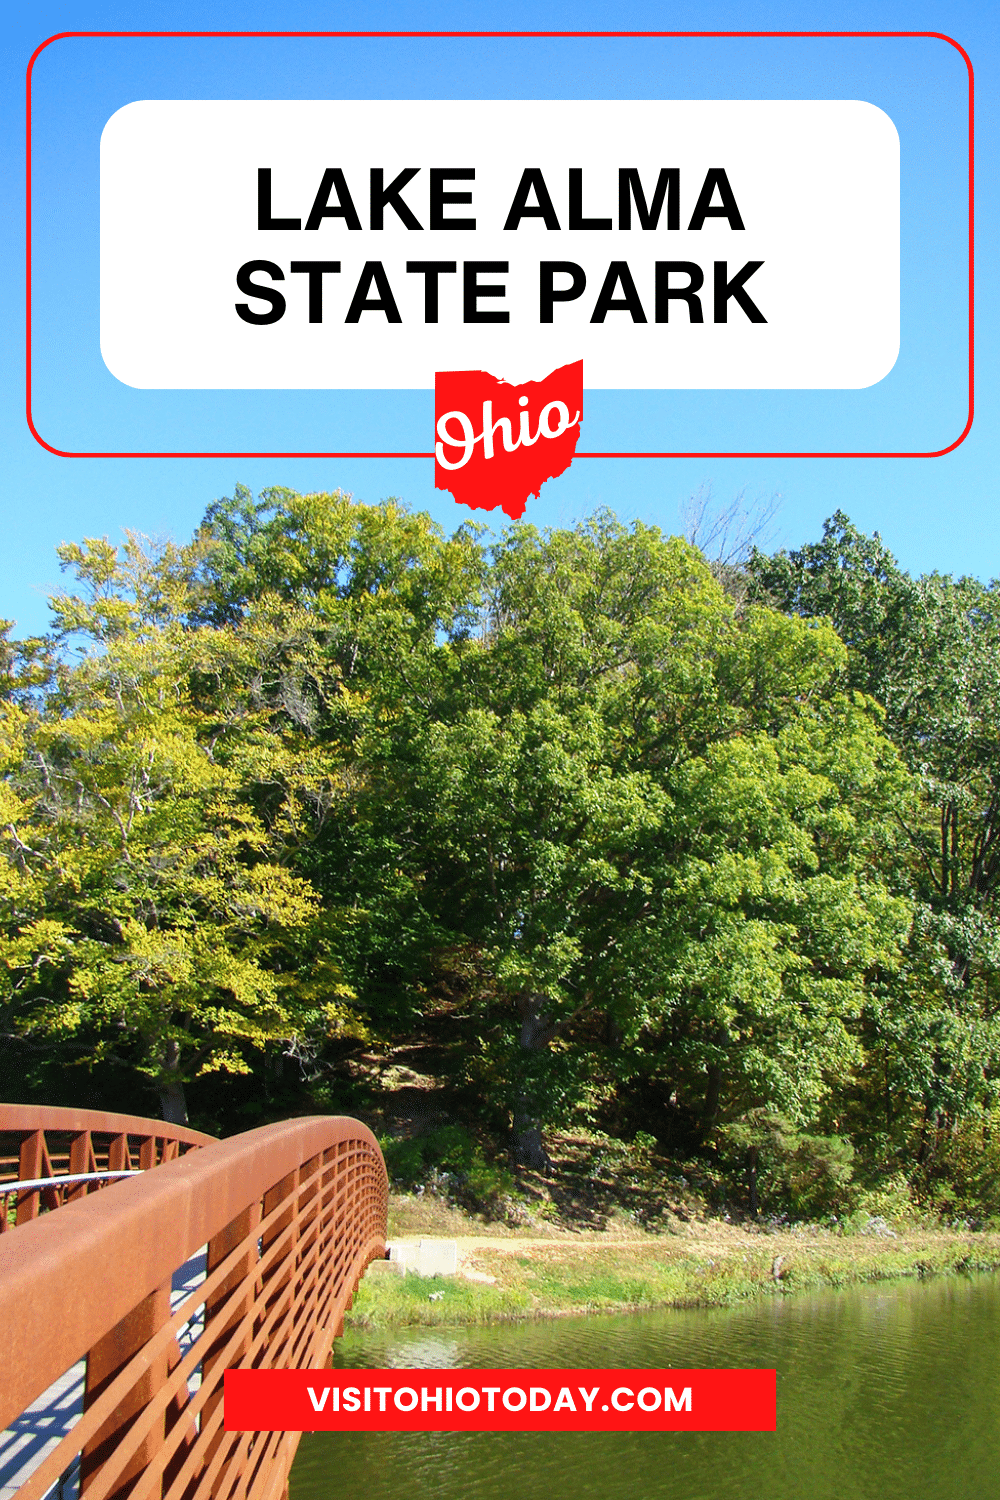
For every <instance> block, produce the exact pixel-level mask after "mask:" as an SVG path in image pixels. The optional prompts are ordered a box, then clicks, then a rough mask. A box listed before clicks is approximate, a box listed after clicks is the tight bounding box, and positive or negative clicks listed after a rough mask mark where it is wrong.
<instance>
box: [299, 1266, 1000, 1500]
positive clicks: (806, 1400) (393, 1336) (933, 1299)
mask: <svg viewBox="0 0 1000 1500" xmlns="http://www.w3.org/2000/svg"><path fill="white" fill-rule="evenodd" d="M337 1364H338V1365H339V1366H343V1367H348V1368H352V1367H353V1368H372V1367H377V1368H387V1367H413V1368H419V1369H431V1368H436V1367H441V1368H445V1367H454V1366H472V1367H475V1366H481V1367H485V1366H492V1367H501V1368H502V1367H505V1366H507V1367H512V1368H526V1369H540V1368H545V1367H557V1366H560V1365H563V1366H569V1367H573V1366H576V1367H591V1368H609V1369H613V1368H615V1367H619V1368H626V1369H627V1368H630V1367H631V1368H663V1367H666V1366H668V1365H673V1366H680V1367H682V1368H683V1367H685V1366H686V1367H688V1368H697V1367H704V1366H713V1365H715V1366H754V1365H756V1366H763V1367H766V1368H775V1369H777V1371H778V1430H777V1432H776V1433H653V1434H650V1433H643V1434H638V1433H594V1434H584V1433H377V1434H364V1435H362V1434H343V1435H341V1434H337V1433H307V1434H306V1435H305V1436H304V1437H303V1439H302V1443H301V1446H300V1448H299V1452H298V1457H297V1458H296V1461H295V1465H294V1468H293V1470H292V1492H291V1500H333V1497H334V1496H344V1497H349V1500H355V1497H357V1500H476V1497H479V1496H482V1497H484V1500H485V1497H487V1496H488V1497H490V1500H590V1497H594V1500H597V1497H600V1500H635V1497H644V1496H657V1497H663V1500H735V1497H739V1500H751V1497H752V1500H828V1497H829V1500H990V1497H993V1496H1000V1276H996V1275H992V1276H980V1277H972V1278H964V1277H962V1278H959V1277H949V1278H941V1279H939V1280H931V1281H926V1282H898V1283H887V1284H885V1285H882V1286H876V1287H861V1288H851V1289H847V1290H844V1291H839V1292H836V1291H834V1292H822V1293H817V1294H815V1295H809V1294H806V1295H801V1296H790V1297H784V1298H773V1299H766V1300H761V1301H758V1302H754V1303H751V1304H749V1305H747V1306H744V1307H739V1308H734V1309H727V1310H721V1311H720V1310H708V1311H701V1310H699V1311H684V1312H680V1311H669V1312H660V1313H647V1314H643V1315H635V1316H630V1317H613V1318H612V1317H592V1318H571V1319H560V1320H556V1321H552V1322H539V1323H530V1324H516V1325H506V1326H503V1327H498V1328H485V1329H484V1328H473V1329H464V1328H462V1329H447V1328H442V1329H433V1330H428V1329H423V1330H421V1329H403V1330H399V1331H394V1332H392V1333H350V1334H348V1336H347V1337H346V1338H344V1339H343V1340H338V1343H337Z"/></svg>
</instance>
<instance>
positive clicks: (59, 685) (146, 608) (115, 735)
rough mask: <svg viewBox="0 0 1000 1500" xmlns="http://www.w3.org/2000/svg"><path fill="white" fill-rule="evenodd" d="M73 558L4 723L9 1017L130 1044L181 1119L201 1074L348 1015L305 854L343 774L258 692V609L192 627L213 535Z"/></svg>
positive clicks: (101, 549)
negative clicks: (29, 687) (43, 643)
mask: <svg viewBox="0 0 1000 1500" xmlns="http://www.w3.org/2000/svg"><path fill="white" fill-rule="evenodd" d="M60 555H61V557H62V560H63V562H64V564H65V565H66V566H67V567H69V568H70V569H72V571H73V573H74V574H75V577H76V580H77V583H78V585H79V592H76V593H73V594H68V595H61V596H57V597H56V598H55V599H53V601H52V608H53V612H54V616H55V620H56V632H55V635H54V638H53V641H52V643H51V647H50V652H49V669H48V680H47V682H46V684H45V685H44V687H43V688H42V689H41V690H39V691H37V692H36V693H35V695H34V701H33V702H29V704H28V706H19V705H17V704H8V705H6V716H5V720H4V723H3V725H2V729H3V750H4V771H5V775H4V781H3V785H2V796H3V798H4V799H5V802H4V813H5V820H4V828H3V833H2V847H3V851H4V853H5V855H6V860H5V871H6V873H5V877H4V887H3V890H2V896H3V904H4V908H5V910H4V922H3V938H2V942H0V964H2V974H3V976H4V977H5V981H6V982H5V989H6V994H5V995H4V1005H5V1014H6V1017H7V1025H8V1026H9V1027H10V1028H11V1029H12V1030H13V1031H14V1032H15V1033H16V1034H18V1035H20V1036H22V1037H25V1038H49V1039H57V1038H73V1039H74V1041H75V1042H76V1044H77V1045H78V1046H79V1049H80V1055H81V1056H82V1057H84V1058H85V1059H87V1060H89V1061H91V1062H93V1061H99V1060H101V1059H103V1058H106V1057H109V1056H117V1057H122V1058H124V1059H126V1060H128V1061H131V1062H133V1063H134V1064H135V1065H136V1066H137V1067H138V1068H139V1069H140V1070H141V1071H142V1072H143V1073H144V1074H145V1075H146V1076H147V1077H148V1078H149V1080H150V1082H151V1085H152V1086H153V1087H154V1088H155V1089H156V1091H157V1092H158V1094H159V1097H160V1100H161V1104H162V1108H163V1112H164V1115H165V1117H166V1118H168V1119H172V1120H183V1119H184V1118H185V1117H186V1107H185V1097H184V1085H185V1083H186V1082H188V1081H189V1080H190V1079H191V1078H192V1077H195V1076H199V1075H202V1074H205V1073H212V1072H216V1073H217V1072H222V1071H230V1072H248V1071H250V1069H251V1067H252V1058H253V1056H254V1055H258V1056H259V1055H260V1054H262V1053H263V1052H264V1051H265V1050H266V1049H267V1048H268V1047H273V1046H287V1045H289V1044H290V1043H293V1042H294V1040H295V1039H296V1038H300V1037H302V1036H303V1035H305V1034H306V1033H308V1032H309V1031H310V1030H316V1029H317V1028H319V1029H322V1028H324V1027H335V1026H337V1025H341V1024H349V1019H348V1018H349V1015H350V1008H349V1001H350V998H351V997H350V994H349V992H348V991H347V990H346V988H345V986H344V984H343V983H342V979H341V976H340V973H339V969H338V966H337V963H336V956H335V949H336V936H337V925H338V924H337V920H336V917H335V915H333V914H331V913H329V912H323V911H322V910H321V906H320V903H319V900H318V897H317V895H316V893H315V892H314V891H313V889H312V888H311V886H310V885H309V883H308V881H307V880H305V879H304V878H303V877H302V876H301V875H300V874H297V873H296V872H295V871H294V870H293V869H292V868H291V867H290V864H291V861H290V858H289V855H290V851H292V850H293V849H295V848H296V847H297V846H298V845H300V844H301V843H302V842H303V841H306V840H308V838H309V836H310V835H311V831H312V829H313V827H314V825H315V823H316V821H317V808H318V807H321V806H322V804H323V801H324V799H326V800H331V799H335V798H336V797H337V796H338V795H339V794H340V789H339V781H340V777H341V771H340V767H339V766H338V765H337V763H336V760H335V757H332V756H331V755H329V754H320V753H318V752H317V751H316V749H315V747H311V746H309V745H307V744H306V743H305V742H304V741H303V739H302V736H301V735H300V734H298V733H297V732H296V729H295V726H294V724H292V723H291V722H290V721H289V717H288V715H287V714H283V713H281V712H280V711H279V710H277V709H275V708H274V707H272V706H270V705H269V704H268V703H266V702H263V701H261V697H262V694H261V690H260V684H261V678H262V676H263V677H266V676H267V661H266V653H263V652H262V650H261V645H262V640H261V637H262V635H266V634H268V631H265V630H264V629H263V626H262V622H261V619H260V617H259V615H258V616H256V617H248V619H247V620H246V621H243V622H240V625H239V626H238V627H233V626H222V627H216V628H211V627H202V628H201V629H197V630H192V629H191V628H189V626H188V625H187V624H186V617H187V616H188V615H189V613H190V609H191V603H192V595H191V580H192V577H193V576H194V572H195V568H196V565H197V563H198V561H199V558H198V551H197V549H190V548H189V549H183V548H176V547H173V546H172V545H167V546H163V547H160V548H150V547H148V546H146V545H144V544H143V542H142V540H141V539H140V538H138V537H135V536H129V537H128V539H127V541H126V543H125V545H124V546H123V547H121V548H115V547H113V546H111V545H110V544H108V543H107V542H106V541H87V542H85V543H84V544H82V545H80V546H77V545H71V546H66V547H63V548H61V549H60ZM265 612H266V610H265ZM284 625H285V629H284V631H283V632H279V633H278V635H279V637H281V636H287V634H288V621H287V620H286V621H285V622H284ZM270 627H271V628H270V636H271V638H272V641H273V638H274V634H275V633H274V630H273V620H272V621H271V622H270ZM34 654H35V655H37V649H35V652H34ZM219 683H222V684H225V691H224V692H223V693H221V694H220V693H214V694H213V693H211V692H210V691H209V686H210V685H211V684H219Z"/></svg>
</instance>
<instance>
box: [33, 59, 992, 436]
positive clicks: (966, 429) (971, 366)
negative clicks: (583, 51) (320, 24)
mask: <svg viewBox="0 0 1000 1500" xmlns="http://www.w3.org/2000/svg"><path fill="white" fill-rule="evenodd" d="M78 37H219V38H225V37H244V38H245V37H268V38H274V37H298V38H308V37H316V38H320V37H342V38H368V39H372V38H386V39H393V38H414V37H427V38H448V37H455V38H463V37H467V38H470V39H474V38H483V39H490V38H498V39H499V38H508V37H511V38H512V37H537V38H560V37H563V38H567V39H572V38H588V37H593V38H643V37H647V38H649V39H656V38H667V37H731V38H735V37H742V38H748V37H761V38H781V37H788V38H803V37H816V38H822V37H826V38H848V37H859V38H888V37H900V38H906V37H909V38H920V37H924V38H927V39H929V40H934V41H940V42H947V43H948V45H949V46H951V47H954V48H955V50H956V51H957V52H959V53H960V54H961V56H962V58H963V59H964V61H965V66H966V68H967V69H968V73H969V413H968V418H967V420H966V423H965V426H964V427H963V429H962V431H961V433H960V435H959V436H958V437H957V438H956V439H955V441H954V442H953V443H949V444H948V446H947V448H936V449H933V450H930V451H925V452H909V453H904V452H871V453H864V452H857V453H856V452H846V451H844V452H841V451H837V452H832V453H820V452H817V453H797V452H775V453H771V452H759V453H758V452H690V453H689V452H680V451H678V452H669V453H578V454H577V455H576V456H577V458H942V457H943V456H944V455H945V454H946V453H951V452H953V451H954V450H955V449H956V448H957V447H958V446H959V444H960V443H963V442H964V441H965V439H966V438H967V437H968V435H969V432H970V431H971V429H972V420H973V415H974V394H975V323H974V316H975V203H974V196H973V190H974V183H975V115H974V109H975V74H974V71H973V67H972V59H971V58H970V57H969V54H968V53H967V52H966V50H965V48H964V47H963V46H962V45H961V43H959V42H956V41H955V38H954V37H951V36H947V35H946V34H945V33H944V32H943V31H59V32H56V33H55V35H54V36H50V37H47V38H46V40H45V41H44V42H42V43H40V45H39V46H38V47H36V48H35V50H34V52H33V53H32V54H31V59H30V61H29V63H28V72H27V80H26V85H27V87H26V92H27V100H26V108H27V140H26V148H25V149H26V166H27V204H26V283H27V285H26V301H27V329H26V374H25V387H26V389H25V395H26V416H27V422H28V427H29V428H30V430H31V435H32V437H33V438H34V439H35V441H36V442H38V443H40V444H41V446H42V447H43V448H45V449H47V450H48V452H49V453H54V454H55V455H56V457H58V458H433V457H434V454H433V453H347V452H342V453H325V452H310V453H294V452H275V453H260V452H232V453H229V452H219V453H215V452H198V453H181V452H167V453H140V452H134V453H133V452H125V453H99V452H93V453H91V452H69V451H66V450H64V449H62V448H53V447H52V445H51V443H47V442H46V441H45V439H44V438H43V437H42V436H41V434H40V433H39V432H38V430H37V428H36V427H35V423H34V419H33V417H32V413H31V76H32V72H33V70H34V66H35V62H36V60H37V59H38V57H39V56H40V54H41V53H42V52H43V51H44V50H45V48H46V47H50V46H51V45H52V43H53V42H59V41H64V40H67V39H68V38H78Z"/></svg>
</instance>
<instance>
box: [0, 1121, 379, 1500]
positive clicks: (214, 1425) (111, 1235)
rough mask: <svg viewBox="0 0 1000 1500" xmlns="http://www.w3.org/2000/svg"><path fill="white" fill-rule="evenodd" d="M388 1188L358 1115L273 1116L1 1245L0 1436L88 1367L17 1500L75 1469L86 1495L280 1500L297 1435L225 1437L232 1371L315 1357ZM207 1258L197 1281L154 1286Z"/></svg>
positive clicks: (27, 1499) (375, 1231)
mask: <svg viewBox="0 0 1000 1500" xmlns="http://www.w3.org/2000/svg"><path fill="white" fill-rule="evenodd" d="M387 1198H388V1184H387V1180H386V1173H385V1165H384V1162H383V1160H382V1154H381V1152H380V1150H379V1147H378V1143H377V1142H376V1140H375V1138H374V1136H373V1135H372V1134H371V1132H370V1131H369V1130H368V1129H367V1128H366V1127H365V1126H363V1125H361V1124H359V1123H358V1121H356V1120H349V1119H344V1118H331V1117H315V1118H311V1119H301V1120H289V1121H285V1122H283V1123H281V1124H277V1125H269V1126H264V1127H262V1128H261V1129H259V1130H252V1131H248V1132H247V1133H246V1134H244V1135H240V1136H235V1137H232V1138H231V1139H229V1140H225V1141H218V1142H214V1143H212V1144H211V1145H209V1146H206V1147H205V1148H204V1149H202V1150H198V1151H193V1152H190V1153H188V1154H187V1155H186V1156H184V1157H180V1158H178V1159H175V1160H173V1161H168V1162H166V1163H164V1164H163V1165H162V1166H160V1167H158V1169H157V1170H156V1171H155V1172H144V1173H143V1174H142V1175H141V1176H137V1177H133V1178H131V1179H129V1180H127V1181H125V1182H122V1183H120V1184H119V1185H118V1186H117V1187H116V1188H115V1190H114V1192H104V1193H100V1194H98V1195H94V1196H90V1197H87V1198H84V1199H83V1200H82V1201H79V1202H76V1203H70V1204H67V1205H66V1206H65V1207H64V1208H62V1209H61V1210H60V1211H59V1212H58V1213H54V1214H45V1215H43V1216H41V1217H40V1218H38V1219H36V1220H35V1221H34V1222H32V1223H27V1224H25V1225H23V1227H21V1228H20V1229H18V1231H17V1232H16V1233H15V1234H11V1235H7V1236H5V1238H4V1239H3V1241H2V1242H0V1428H4V1427H7V1426H8V1425H9V1424H10V1423H11V1421H12V1420H13V1419H14V1418H15V1417H17V1416H18V1414H20V1413H23V1412H24V1411H25V1409H26V1408H27V1407H28V1406H29V1405H30V1404H31V1403H32V1402H33V1401H35V1400H36V1398H37V1397H38V1396H39V1395H41V1393H42V1392H44V1391H46V1390H47V1389H48V1388H49V1387H50V1386H51V1385H52V1383H53V1382H54V1381H56V1380H57V1379H58V1378H59V1377H60V1376H62V1375H63V1374H64V1373H65V1372H66V1371H67V1370H69V1369H70V1368H71V1367H72V1366H73V1365H74V1364H75V1363H76V1362H78V1361H79V1360H80V1359H81V1358H84V1357H86V1387H85V1398H84V1413H83V1416H82V1417H81V1418H80V1420H79V1422H78V1423H77V1425H76V1426H75V1427H74V1428H73V1429H72V1430H71V1431H70V1432H69V1433H68V1435H67V1436H66V1437H64V1438H63V1440H62V1441H61V1442H60V1443H59V1445H58V1447H56V1448H55V1449H54V1450H53V1451H52V1452H51V1453H50V1454H49V1455H48V1456H47V1457H46V1458H45V1459H44V1460H43V1461H42V1462H41V1464H40V1465H39V1466H38V1467H37V1468H36V1469H35V1471H34V1472H33V1473H32V1475H31V1477H30V1479H29V1480H28V1481H27V1483H25V1484H23V1485H22V1486H21V1488H20V1489H19V1491H18V1500H42V1497H43V1496H44V1495H45V1494H46V1493H47V1492H48V1490H49V1489H50V1488H51V1487H52V1485H53V1484H54V1483H56V1482H57V1481H58V1480H59V1479H60V1478H61V1477H62V1476H64V1475H66V1474H67V1473H68V1472H70V1471H71V1470H72V1468H73V1465H74V1463H75V1462H76V1461H77V1460H79V1476H80V1489H81V1494H82V1495H85V1496H86V1500H125V1497H126V1496H127V1497H128V1500H208V1497H213V1500H272V1497H273V1500H280V1497H281V1496H282V1495H283V1494H284V1491H285V1488H286V1486H287V1480H288V1472H289V1469H290V1467H291V1462H292V1458H293V1457H294V1454H295V1449H296V1447H297V1445H298V1440H299V1434H298V1433H227V1432H225V1431H224V1429H223V1425H222V1419H223V1408H222V1378H223V1373H224V1371H225V1370H226V1369H230V1368H247V1367H249V1368H260V1369H269V1368H299V1369H318V1368H322V1367H324V1366H325V1365H328V1364H329V1361H330V1355H331V1349H332V1343H333V1339H334V1337H335V1336H336V1335H337V1334H338V1333H339V1332H340V1331H342V1327H343V1315H344V1312H345V1311H346V1309H347V1308H349V1307H350V1305H351V1301H352V1298H353V1294H354V1292H355V1290H356V1288H357V1284H358V1281H359V1280H360V1278H361V1276H362V1274H363V1272H364V1270H365V1268H366V1266H367V1265H368V1264H369V1262H370V1261H372V1260H373V1259H375V1258H376V1257H379V1256H383V1255H384V1254H385V1233H386V1208H387ZM202 1249H204V1250H205V1253H206V1259H205V1274H204V1280H203V1281H201V1283H200V1284H199V1285H197V1286H195V1287H194V1289H193V1290H190V1291H189V1293H188V1294H187V1295H184V1296H183V1297H182V1300H180V1302H179V1305H178V1302H177V1296H176V1293H175V1300H174V1306H173V1307H172V1306H171V1286H172V1278H173V1275H174V1273H175V1272H176V1271H178V1270H179V1268H181V1267H183V1266H185V1265H186V1264H187V1263H189V1262H190V1261H191V1260H192V1257H193V1256H195V1255H196V1253H197V1252H198V1251H199V1250H202Z"/></svg>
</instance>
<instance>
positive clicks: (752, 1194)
mask: <svg viewBox="0 0 1000 1500" xmlns="http://www.w3.org/2000/svg"><path fill="white" fill-rule="evenodd" d="M746 1164H747V1195H748V1196H749V1199H750V1212H751V1213H752V1214H753V1216H754V1218H755V1219H756V1217H757V1215H758V1214H759V1213H760V1204H759V1203H758V1201H757V1168H758V1166H759V1165H760V1150H759V1148H758V1147H757V1146H748V1147H747V1157H746Z"/></svg>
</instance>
